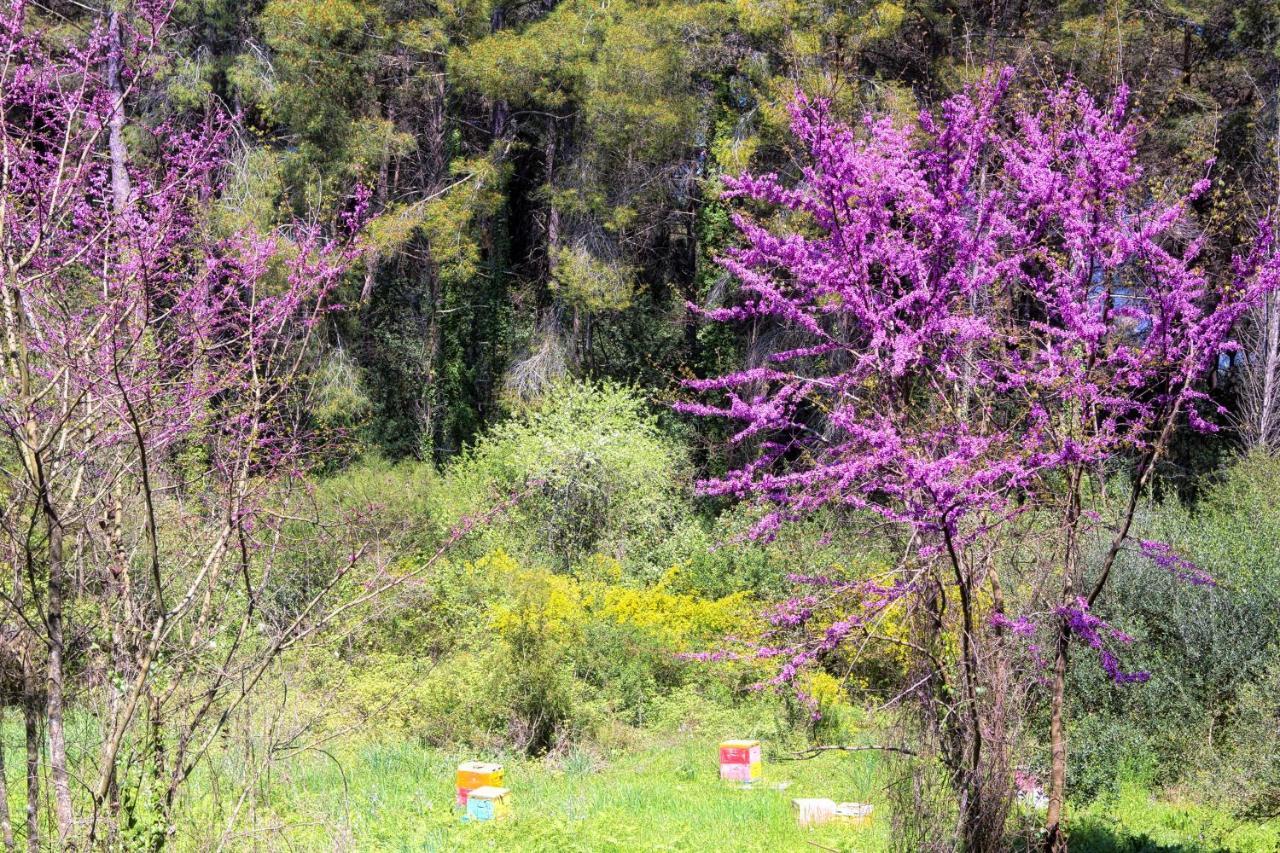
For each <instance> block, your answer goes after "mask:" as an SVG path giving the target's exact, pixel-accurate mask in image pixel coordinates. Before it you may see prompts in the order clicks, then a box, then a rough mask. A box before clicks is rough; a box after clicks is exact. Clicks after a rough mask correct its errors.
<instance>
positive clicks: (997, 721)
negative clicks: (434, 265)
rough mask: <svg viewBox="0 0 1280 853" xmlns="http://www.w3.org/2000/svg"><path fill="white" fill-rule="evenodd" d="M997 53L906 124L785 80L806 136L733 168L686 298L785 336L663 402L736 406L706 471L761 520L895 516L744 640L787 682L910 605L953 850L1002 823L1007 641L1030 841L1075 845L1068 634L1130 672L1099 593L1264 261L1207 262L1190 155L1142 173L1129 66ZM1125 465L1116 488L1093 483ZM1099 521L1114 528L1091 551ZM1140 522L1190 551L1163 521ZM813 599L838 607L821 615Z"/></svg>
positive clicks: (1172, 563) (724, 411) (764, 529)
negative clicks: (700, 276) (1025, 684)
mask: <svg viewBox="0 0 1280 853" xmlns="http://www.w3.org/2000/svg"><path fill="white" fill-rule="evenodd" d="M1012 79H1013V75H1012V72H1011V71H1010V70H1008V69H1006V70H1004V71H1002V72H998V73H991V74H989V75H988V76H987V77H986V78H985V79H984V80H983V81H982V82H981V83H979V84H977V85H974V86H972V87H970V88H968V89H966V90H965V91H964V92H962V93H961V94H959V95H957V96H955V97H953V98H952V99H950V100H949V101H947V102H946V103H945V105H944V106H943V107H942V109H941V112H940V115H938V116H936V117H935V116H933V115H930V114H928V113H924V114H922V115H921V116H920V117H919V119H918V121H917V122H915V123H912V124H910V125H908V126H901V125H898V124H895V123H894V122H893V121H892V120H891V119H889V118H885V117H875V116H868V117H867V118H865V119H864V121H863V122H862V123H861V124H860V125H859V126H857V127H850V126H847V125H844V124H842V123H840V122H838V121H836V120H835V119H834V118H833V117H832V116H831V115H830V113H829V111H828V107H827V104H826V103H824V102H821V101H818V102H811V101H809V100H807V99H806V98H805V97H804V96H803V95H799V96H797V99H796V101H795V102H794V104H793V106H792V131H793V133H794V135H795V137H796V138H797V140H798V141H799V142H800V143H801V144H802V145H803V147H804V148H805V149H806V153H807V161H806V165H805V166H804V168H803V171H802V172H801V174H800V176H799V178H798V180H796V181H794V182H784V181H783V180H782V179H780V178H779V177H778V176H776V175H772V174H767V175H745V176H742V177H738V178H726V185H727V193H726V194H727V196H728V197H730V198H737V199H741V200H743V202H744V205H743V208H744V212H743V213H740V214H739V215H738V216H737V217H736V218H735V223H736V225H737V227H738V229H739V231H740V232H741V235H742V238H743V240H742V245H741V246H740V247H739V248H734V249H731V250H730V251H728V252H727V253H726V255H725V256H724V258H723V259H722V263H723V265H724V267H725V268H726V269H727V270H728V271H729V272H731V273H732V274H733V275H734V276H735V277H736V278H737V279H738V281H739V282H740V283H741V287H740V295H739V298H738V299H737V301H736V302H735V303H734V304H732V305H729V306H724V307H712V308H708V309H704V314H705V315H706V316H708V317H709V318H711V319H712V320H715V321H719V322H723V323H730V324H768V325H771V326H772V327H774V328H777V329H779V330H781V334H780V335H779V338H780V339H785V340H787V341H788V343H787V344H786V346H785V348H783V349H780V350H779V351H775V352H773V353H772V354H771V355H769V356H768V357H766V358H764V359H763V360H762V361H761V362H760V363H758V364H755V365H751V366H750V367H749V368H748V369H745V370H742V371H740V372H738V373H734V374H731V375H727V376H722V377H718V378H712V379H707V380H698V381H693V382H690V383H689V385H690V387H691V388H693V389H696V390H697V391H699V392H704V394H705V399H706V400H707V402H706V403H687V404H684V405H683V406H682V408H683V409H684V410H685V411H689V412H692V413H695V414H699V415H706V416H714V417H724V418H728V419H731V420H733V421H736V422H737V423H738V424H740V429H739V431H738V432H737V433H736V435H735V436H734V438H733V441H734V443H736V444H739V445H742V446H743V447H744V448H747V449H749V450H750V452H749V453H748V454H746V455H747V456H748V458H749V461H747V462H745V463H744V464H742V465H741V466H740V467H737V468H736V469H734V470H731V471H729V472H728V473H727V474H725V475H724V476H723V477H721V478H718V479H716V480H713V481H710V482H707V483H704V484H703V487H704V489H705V490H706V491H707V492H708V493H710V494H715V495H725V496H732V497H736V498H753V499H758V500H760V501H762V502H764V503H766V504H767V505H768V506H769V512H768V513H767V514H766V515H765V516H764V518H763V520H762V522H761V523H760V525H759V527H758V528H757V531H756V532H757V534H758V535H764V536H767V535H769V533H770V532H771V531H772V530H773V529H775V528H776V526H777V525H779V524H782V523H785V522H786V521H788V520H790V519H794V518H798V517H802V516H804V515H806V514H808V513H811V512H813V511H815V510H818V509H819V508H825V509H829V510H830V509H834V510H836V511H840V512H848V513H849V517H850V518H863V519H865V518H868V517H870V518H875V519H879V522H878V527H879V529H881V530H883V529H885V528H888V529H891V530H895V531H897V532H898V533H899V534H900V535H899V537H898V540H897V541H898V542H899V543H900V546H901V547H900V556H901V561H900V563H899V565H898V569H897V570H896V572H895V575H896V576H895V577H894V578H893V579H886V578H878V579H876V581H875V583H870V582H859V583H836V582H835V581H833V580H832V579H830V578H823V577H816V578H807V579H806V578H798V579H797V580H798V581H800V582H802V583H805V584H807V585H808V586H809V587H810V589H809V590H807V591H805V590H802V591H801V593H800V594H799V595H798V596H797V598H796V600H794V601H792V602H789V603H788V604H787V605H785V606H784V607H783V608H781V609H780V611H779V614H778V615H777V616H778V618H777V619H775V620H774V621H775V624H777V625H779V626H785V627H787V628H788V629H794V628H795V627H796V626H798V625H809V626H810V627H811V628H816V630H810V631H808V632H805V633H803V634H800V635H797V634H796V632H795V631H794V630H789V631H788V633H786V634H785V636H787V637H790V638H792V639H791V640H790V641H788V642H787V643H784V644H782V645H781V646H779V644H778V643H776V642H773V643H770V647H769V648H767V649H762V650H761V651H760V652H759V653H760V654H761V655H763V656H767V657H770V658H772V659H776V660H779V661H780V662H781V663H780V667H779V680H782V681H785V680H787V679H789V678H791V677H794V675H795V674H796V673H797V672H799V671H800V670H801V669H803V668H804V667H806V666H810V665H813V664H815V663H817V662H820V661H821V659H822V657H823V656H824V655H825V654H826V653H828V652H830V651H832V650H833V649H835V648H836V647H838V646H840V645H841V644H843V643H845V642H846V641H847V640H849V639H851V638H853V637H855V636H859V637H874V636H876V633H877V632H876V631H875V630H874V626H875V624H876V622H877V620H878V619H879V618H880V617H881V615H882V614H883V613H885V612H886V610H887V608H889V607H890V606H900V607H903V608H905V610H906V611H907V612H909V613H910V614H912V617H913V624H914V625H916V626H917V631H918V634H917V636H915V637H913V638H911V639H910V640H908V641H905V642H906V645H908V646H909V647H911V648H912V649H913V651H914V652H915V653H916V655H917V657H919V659H920V663H921V666H922V667H923V670H924V677H923V678H921V679H919V680H917V681H916V685H915V688H916V689H915V692H916V693H917V694H918V695H919V696H921V697H922V698H923V699H924V702H925V704H926V705H928V706H932V707H933V709H934V710H933V712H932V713H931V714H930V715H929V716H930V718H931V719H934V720H936V721H937V722H938V728H939V730H940V734H941V743H942V746H943V748H942V757H943V759H944V761H945V762H946V764H947V766H948V768H949V769H950V771H951V775H952V779H953V783H954V786H955V789H956V791H957V795H958V797H959V799H960V812H961V827H962V828H961V832H962V835H963V836H964V840H965V843H966V848H967V849H972V850H988V849H997V848H998V847H999V846H1000V843H1001V842H1000V838H1001V836H1002V833H1003V829H1004V821H1005V816H1006V815H1007V813H1008V804H1009V798H1010V791H1011V788H1012V781H1011V778H1012V774H1011V773H1010V771H1009V767H1008V764H1007V744H1006V743H1005V741H1006V740H1007V736H1006V733H1005V722H1004V709H1003V708H1002V703H1003V701H1004V696H1005V695H1006V693H1007V692H1008V691H1009V690H1010V688H1011V685H1010V682H1009V679H1010V678H1011V677H1012V673H1013V670H1012V669H1011V663H1010V660H1011V657H1012V656H1013V649H1014V648H1015V644H1016V643H1024V644H1029V645H1030V651H1031V652H1032V657H1034V658H1036V659H1039V660H1041V661H1043V663H1044V664H1045V665H1046V667H1047V668H1048V670H1049V672H1048V673H1042V674H1040V675H1039V676H1038V677H1039V678H1041V679H1042V680H1044V681H1046V682H1047V683H1048V687H1049V701H1050V703H1051V717H1052V726H1051V731H1050V733H1049V741H1050V746H1051V751H1052V772H1051V780H1050V791H1049V799H1050V805H1049V812H1048V839H1049V840H1048V844H1049V847H1050V848H1052V849H1061V848H1062V847H1064V846H1065V835H1064V834H1063V832H1062V830H1061V820H1062V804H1063V797H1064V792H1065V784H1066V738H1065V728H1064V717H1063V713H1064V704H1065V699H1066V697H1065V683H1066V673H1067V664H1068V659H1069V654H1070V651H1071V649H1072V647H1073V646H1076V645H1083V646H1085V647H1087V648H1089V649H1091V650H1093V651H1094V653H1095V654H1096V655H1097V656H1098V659H1099V662H1100V663H1101V665H1102V666H1103V667H1104V668H1105V669H1106V670H1107V672H1108V673H1110V674H1111V676H1112V677H1113V678H1114V679H1115V680H1116V681H1118V682H1131V681H1141V680H1143V678H1144V677H1145V676H1144V674H1141V673H1129V672H1126V671H1125V670H1124V669H1123V668H1122V665H1121V663H1120V660H1119V658H1118V656H1117V654H1116V651H1117V649H1118V648H1119V647H1120V646H1123V645H1124V644H1125V643H1126V642H1127V641H1128V638H1127V637H1126V636H1125V635H1124V634H1123V633H1122V632H1120V631H1119V630H1118V629H1115V628H1112V627H1111V626H1109V625H1107V624H1106V623H1105V622H1103V621H1102V619H1101V618H1100V617H1099V616H1098V615H1097V614H1096V613H1095V612H1094V608H1095V606H1096V604H1097V602H1098V599H1099V597H1100V596H1101V595H1102V594H1103V593H1104V591H1105V589H1106V587H1107V580H1108V577H1109V576H1110V573H1111V571H1112V568H1113V566H1114V565H1115V562H1116V557H1117V555H1118V554H1119V553H1120V551H1121V550H1122V549H1124V548H1126V547H1127V546H1129V545H1130V544H1132V543H1131V542H1130V528H1131V525H1132V521H1133V518H1134V514H1135V510H1136V508H1137V506H1138V504H1139V501H1140V498H1141V496H1142V495H1143V493H1144V492H1145V490H1146V488H1147V486H1148V484H1149V481H1150V479H1151V476H1152V472H1153V471H1154V469H1155V466H1156V463H1157V461H1158V460H1159V459H1160V457H1161V455H1162V454H1163V453H1164V452H1165V450H1166V448H1167V446H1168V444H1169V441H1170V438H1171V436H1172V434H1173V432H1174V430H1175V429H1176V428H1177V427H1178V425H1179V424H1183V423H1187V424H1189V425H1190V427H1191V428H1193V429H1198V430H1211V429H1213V428H1214V427H1213V425H1212V423H1211V421H1210V418H1209V417H1207V415H1209V414H1211V413H1214V411H1213V410H1214V406H1213V404H1212V403H1211V402H1210V401H1209V399H1208V397H1207V396H1206V395H1205V393H1204V392H1203V390H1201V389H1202V384H1201V380H1202V379H1204V378H1205V376H1206V375H1207V374H1208V373H1209V372H1210V371H1213V370H1215V369H1217V367H1218V364H1219V357H1220V356H1221V355H1222V354H1223V353H1225V352H1228V351H1230V350H1231V349H1233V344H1232V342H1231V337H1230V334H1231V330H1232V327H1233V325H1234V324H1235V323H1236V320H1237V319H1238V318H1239V317H1240V316H1241V315H1242V314H1243V313H1244V312H1246V311H1248V310H1249V309H1251V308H1252V307H1254V306H1256V305H1257V304H1258V303H1259V302H1260V301H1261V300H1262V299H1263V298H1264V297H1265V295H1266V294H1267V293H1269V292H1271V291H1273V290H1275V289H1276V287H1277V285H1278V284H1280V262H1278V261H1277V258H1276V254H1275V253H1274V252H1273V250H1272V244H1271V239H1270V231H1269V230H1267V229H1266V228H1265V227H1264V228H1262V229H1261V237H1260V238H1259V240H1258V241H1257V244H1256V245H1255V246H1254V247H1252V249H1251V250H1250V251H1249V252H1247V253H1246V254H1244V255H1243V256H1240V257H1238V258H1236V259H1235V260H1234V262H1233V264H1232V267H1231V270H1230V272H1229V274H1227V275H1224V276H1210V275H1209V274H1208V273H1207V272H1206V271H1205V269H1204V266H1203V264H1202V263H1201V261H1200V248H1201V242H1202V239H1203V238H1201V237H1199V236H1196V229H1195V228H1194V226H1193V223H1192V221H1191V219H1190V217H1189V213H1188V206H1189V205H1190V204H1191V203H1192V202H1193V201H1194V199H1195V198H1196V197H1197V196H1198V195H1200V194H1202V193H1203V192H1204V191H1205V190H1206V189H1207V187H1208V181H1207V180H1201V181H1199V182H1198V183H1196V184H1195V186H1194V187H1192V188H1191V190H1190V192H1189V194H1187V195H1184V196H1178V195H1174V194H1171V193H1170V191H1169V190H1168V188H1167V187H1165V186H1163V185H1161V184H1160V183H1159V182H1158V181H1153V180H1150V179H1149V178H1148V177H1147V176H1145V175H1144V173H1143V170H1142V168H1141V166H1140V165H1139V163H1138V160H1137V155H1136V147H1137V143H1138V141H1139V134H1140V132H1141V124H1140V123H1139V122H1137V121H1135V120H1133V119H1131V118H1130V117H1129V116H1128V109H1127V92H1126V91H1125V90H1123V89H1122V90H1121V91H1119V92H1118V93H1117V94H1116V96H1115V98H1114V99H1113V100H1112V101H1111V103H1110V104H1108V105H1106V106H1100V105H1099V104H1098V103H1097V102H1096V101H1095V100H1094V98H1093V97H1091V96H1090V94H1089V93H1088V92H1086V91H1085V90H1084V89H1082V88H1081V87H1080V86H1078V85H1076V84H1074V83H1068V84H1066V85H1064V86H1062V87H1061V88H1057V89H1053V90H1050V91H1047V92H1045V93H1044V94H1043V98H1042V99H1041V100H1040V101H1039V103H1038V105H1037V106H1035V107H1034V108H1027V107H1016V106H1012V105H1010V104H1009V103H1008V102H1009V100H1010V99H1009V98H1008V97H1007V90H1008V88H1009V86H1010V84H1011V82H1012ZM746 211H756V212H757V213H758V214H760V215H757V216H752V215H749V213H748V212H746ZM1123 467H1127V468H1128V470H1129V472H1130V473H1129V476H1128V478H1127V481H1126V486H1125V495H1124V496H1123V497H1122V498H1121V499H1119V500H1117V499H1116V498H1115V497H1114V495H1109V496H1108V499H1107V500H1100V499H1099V497H1098V496H1099V495H1101V494H1104V493H1105V492H1104V489H1105V486H1106V485H1107V484H1108V483H1113V482H1114V481H1115V480H1116V478H1115V477H1114V475H1115V474H1116V473H1117V472H1118V471H1120V470H1121V469H1122V468H1123ZM1032 528H1035V529H1037V530H1038V532H1037V534H1036V535H1037V539H1036V546H1035V548H1034V549H1033V550H1034V552H1035V555H1036V564H1037V566H1038V567H1039V569H1040V571H1039V576H1038V577H1037V578H1036V580H1035V582H1034V584H1032V585H1031V586H1032V587H1033V591H1032V593H1031V595H1030V600H1028V601H1027V602H1026V605H1025V606H1026V612H1024V613H1019V614H1013V615H1010V614H1006V613H1005V600H1006V593H1005V589H1004V587H1003V586H1002V581H1001V577H1000V572H999V571H997V569H998V568H999V566H1000V565H1001V560H1002V553H1001V551H1002V543H1003V542H1004V541H1005V538H1010V539H1011V538H1012V537H1015V536H1019V535H1023V534H1024V533H1025V532H1026V531H1027V530H1028V529H1032ZM1099 541H1101V542H1102V543H1103V544H1102V549H1101V550H1102V553H1103V556H1102V557H1101V558H1100V559H1096V560H1087V559H1086V554H1089V553H1092V551H1091V548H1093V546H1094V545H1095V543H1097V542H1099ZM1141 547H1142V549H1143V551H1144V552H1146V553H1147V554H1148V556H1150V557H1151V558H1152V559H1154V560H1155V561H1156V562H1157V563H1158V564H1160V565H1163V566H1165V567H1166V568H1168V569H1169V570H1170V571H1171V572H1173V573H1174V574H1175V575H1177V576H1179V577H1182V578H1184V579H1187V580H1191V581H1193V582H1205V581H1206V580H1207V579H1206V578H1205V577H1204V576H1203V573H1201V572H1199V570H1198V569H1196V568H1195V567H1194V566H1190V565H1189V564H1187V563H1186V562H1185V561H1184V560H1182V559H1181V558H1179V557H1178V556H1177V555H1176V554H1174V553H1172V551H1170V550H1169V549H1168V548H1167V547H1166V546H1164V545H1162V544H1160V543H1151V542H1144V543H1142V545H1141ZM833 586H834V587H838V588H839V591H840V592H842V593H843V595H842V596H841V597H840V598H838V599H833V598H832V592H833ZM864 587H865V588H864ZM819 600H821V601H823V602H826V603H827V604H828V605H829V604H830V602H831V601H833V600H838V601H840V602H843V603H844V608H845V609H843V610H841V611H840V612H839V613H838V614H837V617H836V618H835V619H834V620H832V619H830V618H825V619H824V618H823V614H830V612H831V608H830V606H815V602H817V601H819ZM818 619H823V621H822V623H821V624H820V625H813V624H812V623H813V622H814V621H815V620H818ZM1038 635H1044V636H1045V637H1047V642H1042V643H1039V644H1038V643H1036V642H1035V639H1036V638H1037V636H1038ZM797 636H800V637H801V639H795V638H796V637H797ZM900 642H902V641H900ZM1042 647H1043V648H1044V649H1045V651H1046V653H1045V654H1044V655H1042V654H1041V652H1040V649H1041V648H1042Z"/></svg>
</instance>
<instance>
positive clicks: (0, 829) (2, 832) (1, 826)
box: [0, 705, 14, 853]
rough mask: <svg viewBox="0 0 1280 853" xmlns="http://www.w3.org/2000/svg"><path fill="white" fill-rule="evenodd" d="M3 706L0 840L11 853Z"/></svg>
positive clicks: (0, 707)
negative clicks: (1, 839)
mask: <svg viewBox="0 0 1280 853" xmlns="http://www.w3.org/2000/svg"><path fill="white" fill-rule="evenodd" d="M3 733H4V706H3V705H0V838H3V839H4V849H5V853H13V850H14V847H13V822H12V821H11V820H10V819H9V781H8V779H7V778H6V777H5V766H4V734H3Z"/></svg>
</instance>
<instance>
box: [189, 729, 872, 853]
mask: <svg viewBox="0 0 1280 853" xmlns="http://www.w3.org/2000/svg"><path fill="white" fill-rule="evenodd" d="M477 757H479V758H488V757H489V756H477ZM460 758H463V757H462V756H458V755H446V754H443V753H439V752H435V751H430V750H425V749H421V748H418V747H415V746H413V745H411V744H404V743H401V744H375V743H368V744H364V745H362V746H351V747H348V748H346V749H343V750H341V751H339V752H334V753H333V754H332V757H329V756H327V755H319V754H316V753H311V754H308V755H306V756H300V757H298V758H296V759H293V760H291V761H290V762H288V764H287V765H286V766H284V767H282V768H281V769H280V771H279V772H278V773H277V775H276V777H275V778H274V779H273V780H272V784H271V785H270V787H269V789H268V792H267V795H266V802H265V803H259V804H258V805H257V806H256V808H255V810H254V814H253V815H252V818H251V819H249V820H243V821H242V822H241V823H242V826H241V832H242V834H241V835H240V836H239V838H238V839H237V840H236V842H235V843H234V844H233V845H232V847H233V848H241V847H247V846H254V845H256V846H258V847H259V849H282V850H283V849H290V850H333V849H351V850H386V851H400V850H406V851H407V850H415V851H418V850H422V851H433V850H440V851H466V850H520V851H592V853H595V851H659V850H689V851H694V850H699V851H703V850H717V849H722V850H740V851H757V850H758V851H779V850H811V851H817V850H822V849H831V850H840V851H873V850H884V849H887V846H888V837H889V830H888V823H887V820H886V812H885V808H886V807H885V802H884V792H883V787H884V780H883V779H882V778H881V775H880V773H879V772H878V771H877V766H878V762H877V759H876V757H875V756H874V755H871V754H867V753H861V754H858V755H837V754H830V755H823V756H820V757H818V758H815V759H812V760H807V761H799V762H785V763H782V762H771V763H767V764H766V773H765V780H764V782H763V783H761V784H758V785H757V786H754V787H753V788H752V789H750V790H743V789H740V788H736V787H733V786H730V785H728V784H724V783H721V782H720V781H719V780H718V779H717V778H716V774H717V771H716V751H715V741H714V740H707V739H677V740H676V741H674V742H671V743H654V744H651V745H649V746H647V747H645V748H643V749H641V750H638V751H635V752H631V753H627V754H624V755H622V756H621V757H619V758H617V759H616V760H613V761H608V762H602V761H601V760H600V759H598V758H595V757H592V756H590V755H588V754H587V753H571V754H570V755H569V756H567V757H566V758H563V759H561V760H557V761H545V762H544V761H529V760H514V761H513V760H510V759H505V760H504V764H505V766H506V768H507V786H508V787H509V788H510V789H511V790H512V794H513V800H514V816H513V817H512V818H511V819H510V820H508V821H503V822H498V823H485V824H480V823H464V822H463V821H462V820H461V818H460V816H459V813H458V812H457V811H456V810H455V809H454V807H453V787H452V770H453V768H454V767H455V766H456V764H457V762H458V760H459V759H460ZM339 765H341V770H340V769H339ZM344 778H345V785H344ZM783 783H787V784H786V785H785V787H782V785H783ZM806 796H807V797H815V796H824V797H831V798H833V799H836V800H838V801H843V800H856V801H860V802H871V803H874V804H875V805H876V809H877V812H878V814H877V815H876V818H877V819H876V820H875V822H874V823H873V825H872V826H870V827H866V828H855V827H849V826H836V825H829V826H825V827H819V828H814V829H801V828H800V827H798V826H797V825H796V822H795V818H794V815H793V814H792V807H791V799H792V798H793V797H806ZM202 799H203V798H202ZM223 800H224V802H225V800H226V795H225V794H224V796H223ZM207 805H208V803H206V806H207ZM187 817H188V820H187V821H185V823H186V824H187V827H186V830H185V831H184V832H183V833H182V835H181V837H180V839H179V845H180V846H183V847H193V848H194V847H201V846H202V845H204V844H207V843H208V840H209V838H210V835H209V834H207V833H209V832H212V834H213V835H214V836H215V837H216V834H217V830H211V829H210V828H211V827H215V826H220V825H221V824H222V823H223V821H220V820H211V821H208V822H207V823H206V822H205V821H204V820H202V814H201V806H200V805H199V804H197V805H196V808H195V810H194V811H193V812H191V813H189V814H188V816H187ZM204 817H212V815H211V814H210V813H208V812H206V813H205V814H204ZM246 817H247V816H246ZM286 839H287V840H286Z"/></svg>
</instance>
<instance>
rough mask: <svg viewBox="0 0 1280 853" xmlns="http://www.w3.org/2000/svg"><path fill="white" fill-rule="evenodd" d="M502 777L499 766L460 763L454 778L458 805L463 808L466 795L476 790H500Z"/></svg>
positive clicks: (483, 763) (481, 762)
mask: <svg viewBox="0 0 1280 853" xmlns="http://www.w3.org/2000/svg"><path fill="white" fill-rule="evenodd" d="M503 775H504V774H503V770H502V765H501V764H488V763H486V762H484V761H464V762H462V763H461V764H459V765H458V772H457V774H455V776H454V788H455V789H456V791H457V803H458V805H460V806H464V807H465V806H466V804H467V797H468V795H469V794H470V793H471V792H472V791H474V790H475V789H476V788H485V787H490V788H501V787H502V779H503Z"/></svg>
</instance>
